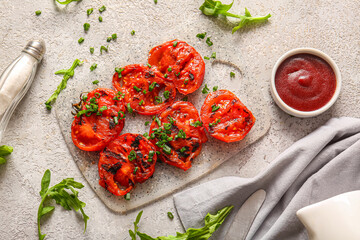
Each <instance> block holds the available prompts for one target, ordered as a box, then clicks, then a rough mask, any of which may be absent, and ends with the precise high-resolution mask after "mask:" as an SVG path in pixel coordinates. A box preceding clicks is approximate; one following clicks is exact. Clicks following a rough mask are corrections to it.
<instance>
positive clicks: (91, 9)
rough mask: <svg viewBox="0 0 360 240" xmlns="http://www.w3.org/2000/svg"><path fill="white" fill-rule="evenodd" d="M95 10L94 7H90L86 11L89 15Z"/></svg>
mask: <svg viewBox="0 0 360 240" xmlns="http://www.w3.org/2000/svg"><path fill="white" fill-rule="evenodd" d="M93 11H94V9H93V8H89V9H88V10H87V11H86V14H87V15H88V16H90V14H92V13H93Z"/></svg>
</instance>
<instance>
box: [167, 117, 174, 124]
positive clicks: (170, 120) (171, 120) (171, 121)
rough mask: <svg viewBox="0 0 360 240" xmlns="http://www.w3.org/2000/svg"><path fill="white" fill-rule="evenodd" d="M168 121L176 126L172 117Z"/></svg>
mask: <svg viewBox="0 0 360 240" xmlns="http://www.w3.org/2000/svg"><path fill="white" fill-rule="evenodd" d="M168 120H169V122H170V123H171V124H174V123H175V121H174V119H173V118H172V117H170V116H168Z"/></svg>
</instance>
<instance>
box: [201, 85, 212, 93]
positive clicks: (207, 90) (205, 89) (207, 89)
mask: <svg viewBox="0 0 360 240" xmlns="http://www.w3.org/2000/svg"><path fill="white" fill-rule="evenodd" d="M209 91H210V89H209V88H208V86H207V84H205V87H204V88H203V90H202V91H201V92H202V93H203V94H207V93H209Z"/></svg>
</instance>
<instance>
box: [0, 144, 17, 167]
mask: <svg viewBox="0 0 360 240" xmlns="http://www.w3.org/2000/svg"><path fill="white" fill-rule="evenodd" d="M13 150H14V149H13V148H12V147H10V146H6V145H2V146H0V164H4V163H6V159H5V158H4V157H5V156H7V155H9V154H11V153H12V152H13Z"/></svg>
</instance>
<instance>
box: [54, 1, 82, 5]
mask: <svg viewBox="0 0 360 240" xmlns="http://www.w3.org/2000/svg"><path fill="white" fill-rule="evenodd" d="M56 1H57V2H58V3H60V4H62V5H68V4H69V3H71V2H80V1H81V0H65V1H60V0H56Z"/></svg>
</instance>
